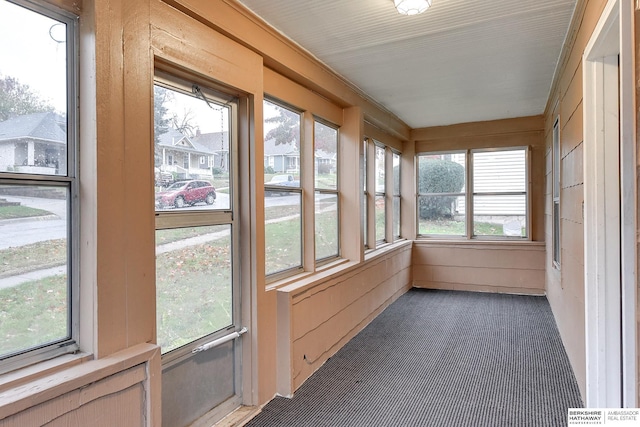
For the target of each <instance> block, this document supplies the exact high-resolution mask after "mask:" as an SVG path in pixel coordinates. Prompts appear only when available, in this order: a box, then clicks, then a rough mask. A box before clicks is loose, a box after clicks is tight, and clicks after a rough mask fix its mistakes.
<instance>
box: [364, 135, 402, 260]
mask: <svg viewBox="0 0 640 427" xmlns="http://www.w3.org/2000/svg"><path fill="white" fill-rule="evenodd" d="M363 157H364V159H363V160H364V161H363V164H364V170H363V175H362V176H363V182H364V193H363V196H364V211H365V216H364V217H363V225H364V226H363V229H364V230H365V248H366V249H375V248H377V247H380V246H382V245H384V244H386V243H390V242H393V241H396V240H398V239H400V199H401V196H400V153H399V152H397V151H395V150H394V149H392V148H390V147H389V146H387V145H385V144H383V143H382V142H379V141H376V140H373V139H371V138H365V142H364V147H363ZM369 158H371V161H369V160H368V159H369ZM369 212H371V214H368V213H369ZM370 234H371V235H372V237H375V242H372V241H371V240H374V239H373V238H371V239H370V238H369V235H370Z"/></svg>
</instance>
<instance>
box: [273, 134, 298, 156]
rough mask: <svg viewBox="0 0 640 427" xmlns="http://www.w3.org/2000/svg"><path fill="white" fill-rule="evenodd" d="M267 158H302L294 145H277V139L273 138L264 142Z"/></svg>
mask: <svg viewBox="0 0 640 427" xmlns="http://www.w3.org/2000/svg"><path fill="white" fill-rule="evenodd" d="M264 155H265V156H300V150H298V147H296V146H295V145H294V144H291V143H287V144H276V139H275V138H271V139H269V140H267V141H265V142H264Z"/></svg>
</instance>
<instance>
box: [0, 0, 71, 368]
mask: <svg viewBox="0 0 640 427" xmlns="http://www.w3.org/2000/svg"><path fill="white" fill-rule="evenodd" d="M76 25H77V23H76V19H75V18H74V17H72V16H69V15H67V14H66V13H65V12H63V11H60V10H58V9H53V8H49V7H39V6H36V5H34V4H33V3H30V2H23V1H5V0H0V153H1V155H0V233H1V234H2V236H3V237H2V239H0V259H1V260H2V262H1V263H0V373H2V372H6V371H9V370H12V369H15V368H18V367H21V366H23V365H27V364H30V363H34V362H37V361H39V360H44V359H47V358H51V357H54V356H56V355H58V354H62V353H65V352H72V351H75V350H76V349H77V348H78V347H77V345H76V343H75V341H76V338H77V333H78V330H77V319H78V313H77V306H76V304H75V303H74V301H75V300H77V295H76V293H77V292H78V287H77V262H78V260H77V257H76V256H75V254H76V253H77V244H76V241H77V231H78V228H77V227H78V225H77V216H78V204H77V200H78V182H77V164H76V149H77V143H76V142H77V141H76V128H77V123H76V117H75V116H74V111H75V110H76V101H75V100H76V89H75V88H76V85H75V73H74V70H75V67H74V63H75V37H76Z"/></svg>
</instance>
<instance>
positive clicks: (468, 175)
mask: <svg viewBox="0 0 640 427" xmlns="http://www.w3.org/2000/svg"><path fill="white" fill-rule="evenodd" d="M521 150H522V151H524V156H525V161H524V167H525V170H524V180H525V183H524V184H525V190H524V191H523V192H512V191H508V192H499V193H500V195H507V196H508V195H520V194H524V196H525V222H526V227H525V230H526V231H525V234H526V235H525V236H505V235H499V236H489V235H476V234H474V223H475V220H474V208H473V205H474V197H475V196H486V195H494V193H496V192H486V191H483V192H476V191H475V189H474V182H473V154H474V153H482V152H497V151H521ZM456 153H464V154H465V186H464V190H463V192H461V193H451V194H449V193H438V194H443V195H452V196H453V195H458V196H464V197H465V202H464V203H465V234H464V235H452V234H428V233H426V234H422V233H420V215H419V212H418V209H419V198H420V197H424V196H429V195H434V194H431V193H420V185H419V169H418V168H419V165H420V157H421V156H429V155H442V154H456ZM415 164H416V173H415V177H416V230H417V233H416V235H417V238H418V239H452V240H479V241H510V242H513V241H531V209H530V206H531V186H530V168H531V167H530V164H531V148H530V147H529V146H509V147H486V148H466V149H460V150H451V151H437V152H436V151H434V152H429V151H425V152H420V153H416V162H415ZM516 193H517V194H516Z"/></svg>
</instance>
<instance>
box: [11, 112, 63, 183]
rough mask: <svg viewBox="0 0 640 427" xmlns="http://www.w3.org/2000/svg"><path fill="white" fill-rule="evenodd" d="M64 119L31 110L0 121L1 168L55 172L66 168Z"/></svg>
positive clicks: (50, 173)
mask: <svg viewBox="0 0 640 427" xmlns="http://www.w3.org/2000/svg"><path fill="white" fill-rule="evenodd" d="M66 152H67V120H66V118H65V117H63V116H61V115H59V114H57V113H53V112H45V113H33V114H25V115H21V116H16V117H12V118H10V119H8V120H5V121H3V122H0V171H10V172H11V171H15V172H20V173H33V174H45V175H57V174H60V173H65V172H66V169H67V164H66V158H67V155H66Z"/></svg>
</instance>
